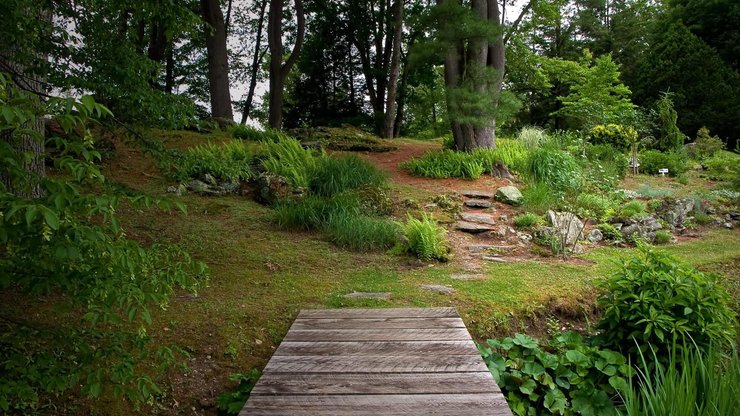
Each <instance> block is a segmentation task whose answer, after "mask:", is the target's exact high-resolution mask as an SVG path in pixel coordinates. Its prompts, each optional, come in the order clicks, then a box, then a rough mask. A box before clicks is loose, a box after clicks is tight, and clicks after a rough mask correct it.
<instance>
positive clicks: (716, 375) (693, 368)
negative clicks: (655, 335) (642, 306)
mask: <svg viewBox="0 0 740 416" xmlns="http://www.w3.org/2000/svg"><path fill="white" fill-rule="evenodd" d="M645 357H650V358H649V359H646V358H645ZM655 361H657V357H656V356H655V353H654V352H653V351H647V352H645V353H644V354H642V356H641V357H640V361H639V362H638V363H636V364H639V365H641V368H640V370H639V371H638V377H637V378H638V382H637V383H636V384H635V385H634V386H629V388H627V389H626V390H625V391H622V392H620V394H621V396H622V398H623V400H624V409H623V410H622V414H624V415H627V416H638V415H639V416H642V415H646V414H649V415H655V416H668V415H670V416H682V415H685V416H695V415H702V416H721V415H731V414H734V412H736V411H737V408H738V406H740V395H739V394H738V393H739V392H738V386H739V385H740V359H738V356H737V351H732V353H731V354H730V356H729V357H726V356H725V355H724V354H723V353H722V351H721V350H719V349H718V348H716V347H713V346H710V347H709V348H706V349H705V348H698V347H696V346H694V345H689V346H688V347H687V348H685V349H683V350H682V351H680V353H679V351H676V350H673V351H672V352H671V354H670V358H669V359H668V360H667V363H666V364H665V365H664V366H658V367H657V368H655V369H653V368H650V366H649V365H648V363H649V362H655Z"/></svg>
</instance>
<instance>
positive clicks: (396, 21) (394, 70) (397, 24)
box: [384, 0, 403, 138]
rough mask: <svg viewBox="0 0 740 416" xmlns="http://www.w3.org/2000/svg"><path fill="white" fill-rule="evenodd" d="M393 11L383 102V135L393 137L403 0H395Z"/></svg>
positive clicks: (399, 64)
mask: <svg viewBox="0 0 740 416" xmlns="http://www.w3.org/2000/svg"><path fill="white" fill-rule="evenodd" d="M394 6H395V7H394V9H395V11H394V12H393V16H394V18H393V52H392V55H391V62H390V75H389V76H388V96H387V98H386V104H385V126H384V129H385V135H384V136H385V137H388V138H393V137H394V133H395V129H394V127H395V126H394V123H393V122H394V120H395V116H396V91H397V90H398V78H399V77H400V75H401V40H402V39H401V35H402V30H403V0H396V3H395V4H394Z"/></svg>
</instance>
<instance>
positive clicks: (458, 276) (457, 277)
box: [450, 273, 486, 280]
mask: <svg viewBox="0 0 740 416" xmlns="http://www.w3.org/2000/svg"><path fill="white" fill-rule="evenodd" d="M450 278H451V279H455V280H482V279H485V278H486V275H484V274H473V273H459V274H452V275H450Z"/></svg>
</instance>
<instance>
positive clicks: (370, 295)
mask: <svg viewBox="0 0 740 416" xmlns="http://www.w3.org/2000/svg"><path fill="white" fill-rule="evenodd" d="M344 297H345V298H352V299H382V300H389V299H390V298H391V292H352V293H347V294H346V295H344Z"/></svg>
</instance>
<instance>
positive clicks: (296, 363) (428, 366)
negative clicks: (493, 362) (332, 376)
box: [265, 354, 487, 373]
mask: <svg viewBox="0 0 740 416" xmlns="http://www.w3.org/2000/svg"><path fill="white" fill-rule="evenodd" d="M486 370H487V367H486V366H485V364H483V360H482V359H481V357H480V355H479V354H475V355H431V354H429V355H367V356H308V355H307V356H284V355H281V356H277V355H276V356H273V357H272V358H271V359H270V361H269V362H268V363H267V366H266V367H265V373H268V372H275V373H433V372H466V371H486Z"/></svg>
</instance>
